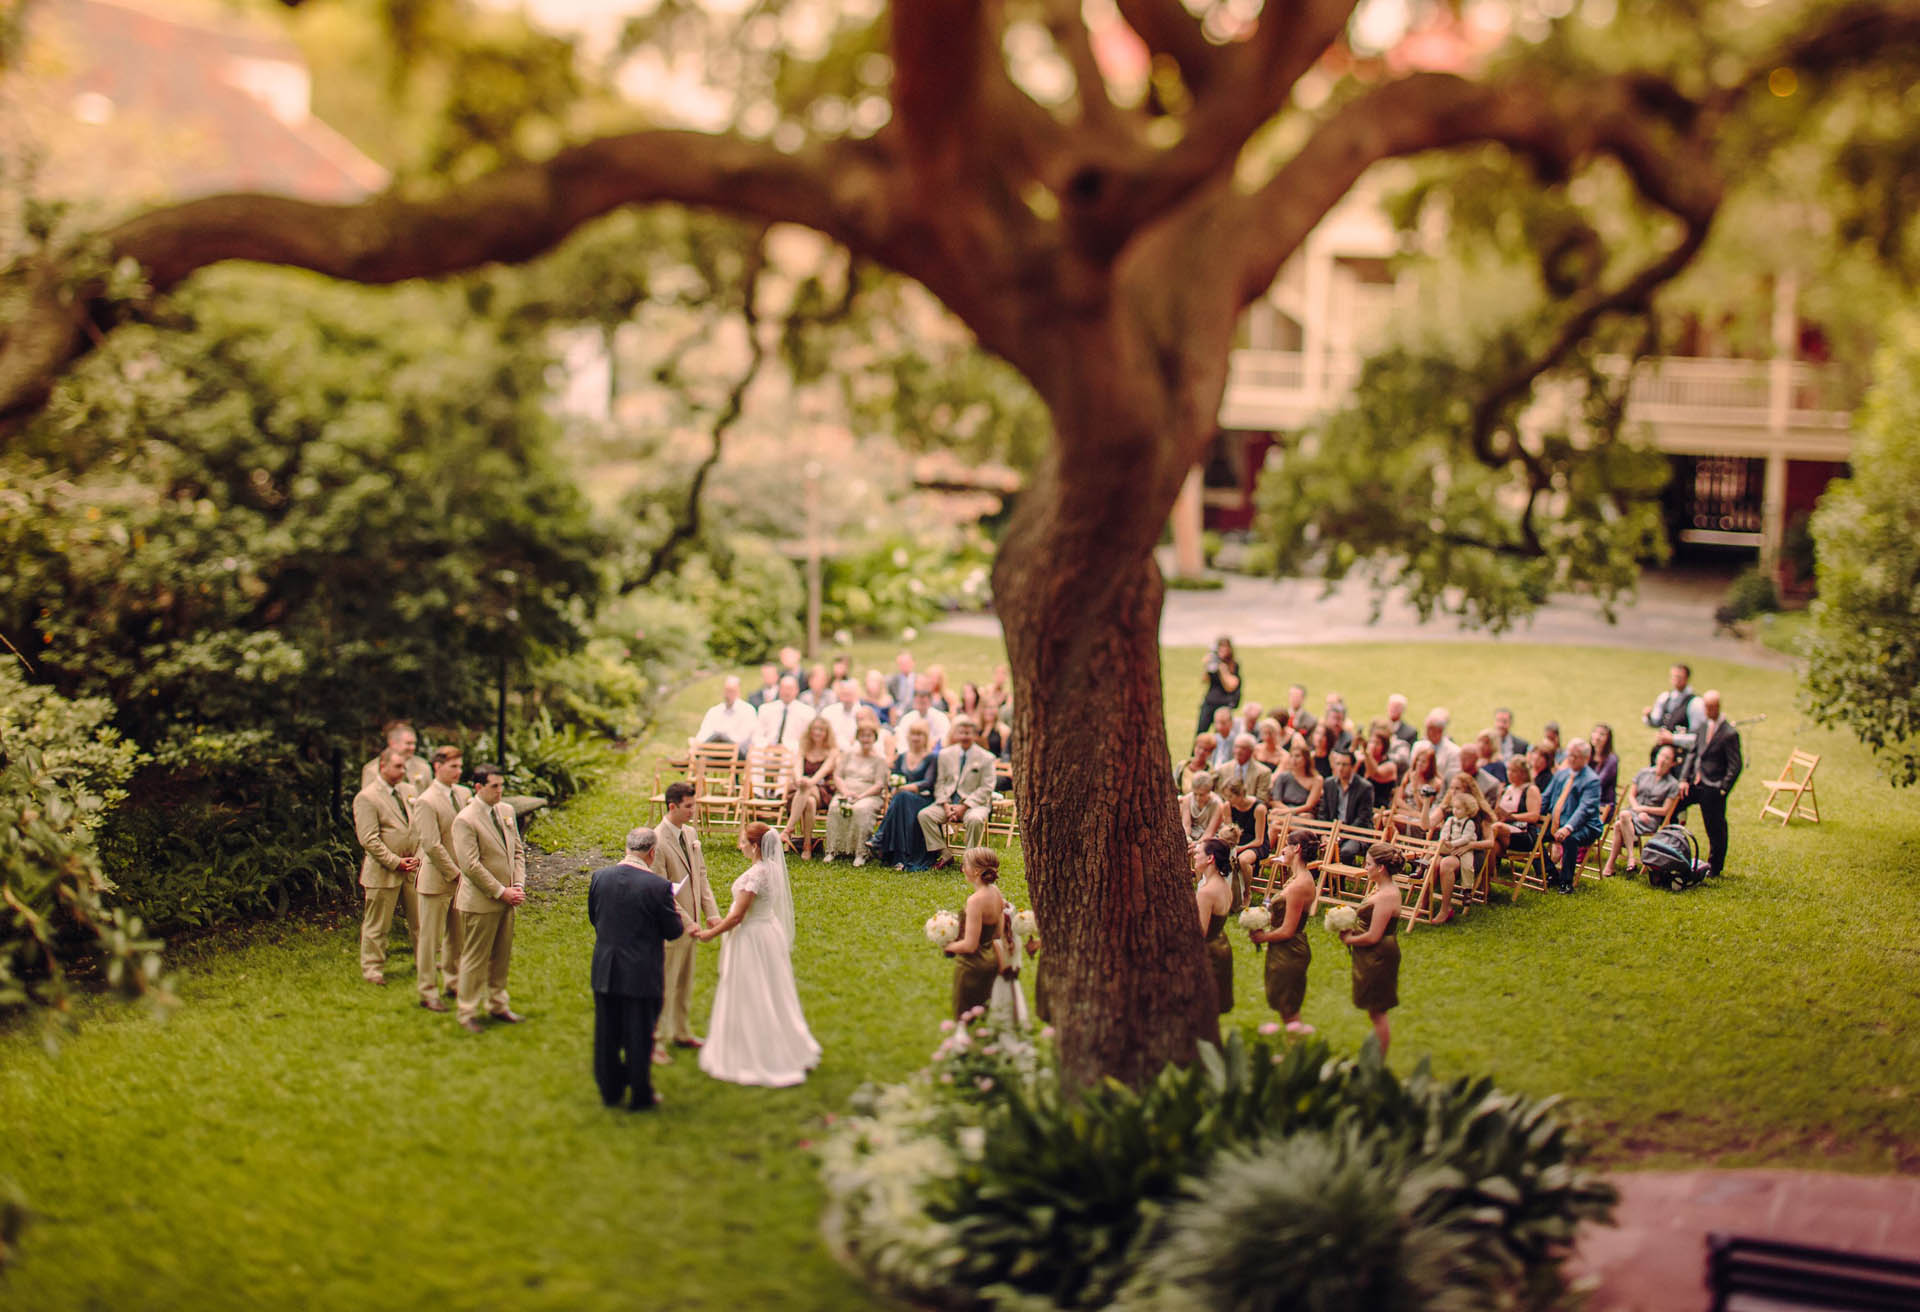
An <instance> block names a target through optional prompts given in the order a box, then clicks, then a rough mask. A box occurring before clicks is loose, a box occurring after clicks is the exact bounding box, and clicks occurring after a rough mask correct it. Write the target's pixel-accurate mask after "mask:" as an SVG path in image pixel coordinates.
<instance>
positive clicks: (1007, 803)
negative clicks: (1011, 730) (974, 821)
mask: <svg viewBox="0 0 1920 1312" xmlns="http://www.w3.org/2000/svg"><path fill="white" fill-rule="evenodd" d="M1000 764H1001V765H1002V766H1007V762H1005V761H1002V762H1001V763H1000ZM1001 773H1002V774H1006V775H1008V776H1009V777H1011V773H1012V771H1011V768H1010V767H1009V768H1008V769H1005V770H1002V771H1001ZM986 837H987V840H988V841H989V842H991V841H992V840H994V839H996V838H997V839H999V840H1000V848H1001V850H1002V851H1005V850H1006V849H1007V848H1009V847H1012V846H1013V844H1014V840H1016V839H1018V838H1019V837H1020V816H1019V814H1018V808H1017V807H1015V805H1014V802H1013V794H1012V793H1000V792H996V793H995V794H994V795H993V803H992V806H991V807H990V808H989V810H988V812H987V833H986Z"/></svg>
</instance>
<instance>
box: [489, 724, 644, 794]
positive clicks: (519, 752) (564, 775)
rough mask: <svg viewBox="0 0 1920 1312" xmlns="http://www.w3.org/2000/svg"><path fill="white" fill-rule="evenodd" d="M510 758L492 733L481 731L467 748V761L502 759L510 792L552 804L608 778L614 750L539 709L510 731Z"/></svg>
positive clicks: (499, 763)
mask: <svg viewBox="0 0 1920 1312" xmlns="http://www.w3.org/2000/svg"><path fill="white" fill-rule="evenodd" d="M507 748H508V750H507V759H506V760H504V761H502V760H500V759H499V757H498V755H497V754H496V753H495V751H494V747H493V739H492V736H491V735H488V734H482V735H480V736H479V737H478V738H476V739H475V740H474V742H473V744H472V745H471V746H469V747H467V748H465V749H463V750H464V754H465V756H466V760H467V763H468V765H469V766H473V765H478V764H480V763H481V762H483V761H484V762H493V763H495V764H498V765H499V766H500V767H501V769H503V770H505V771H506V774H507V791H508V792H513V793H530V794H532V795H533V796H535V797H543V798H545V799H546V800H547V804H548V805H550V806H559V805H560V804H561V803H562V802H565V801H566V800H567V799H568V798H570V797H573V796H574V795H575V794H577V793H580V792H583V791H585V790H586V789H588V788H590V787H592V786H593V785H594V784H595V783H597V782H599V781H600V780H601V779H603V778H605V777H606V775H607V773H608V772H609V770H611V768H612V749H611V748H610V747H609V746H608V745H607V744H606V743H605V742H604V741H602V740H600V739H598V738H594V737H589V736H588V735H586V734H583V733H581V732H580V730H579V728H578V727H577V726H575V725H571V724H555V723H554V720H553V717H552V716H551V715H549V714H547V712H545V711H541V712H540V713H539V714H538V715H536V716H535V717H534V718H533V721H532V722H531V723H529V724H527V725H525V726H524V727H522V728H521V729H520V731H519V733H518V734H517V735H515V734H512V733H509V734H508V739H507Z"/></svg>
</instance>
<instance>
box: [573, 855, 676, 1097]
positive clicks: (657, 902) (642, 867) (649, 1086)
mask: <svg viewBox="0 0 1920 1312" xmlns="http://www.w3.org/2000/svg"><path fill="white" fill-rule="evenodd" d="M657 841H658V840H657V839H656V838H655V837H654V832H653V830H651V829H645V828H641V829H635V830H633V831H631V832H630V833H628V834H627V852H626V856H625V857H623V858H622V859H621V861H620V863H619V864H618V865H612V866H608V867H606V868H605V869H604V870H596V871H594V872H593V876H592V878H591V880H590V881H589V882H588V884H587V922H588V923H589V924H591V925H592V926H593V930H594V934H593V1078H594V1080H595V1082H596V1083H598V1084H599V1086H600V1100H601V1101H602V1102H604V1103H606V1105H607V1106H609V1107H617V1106H619V1104H620V1098H621V1095H622V1094H625V1093H626V1092H627V1091H628V1090H629V1089H631V1090H632V1093H633V1101H632V1102H631V1103H630V1104H629V1109H630V1110H632V1111H636V1112H650V1111H652V1110H653V1108H654V1104H656V1103H658V1102H659V1101H660V1097H659V1095H658V1094H656V1093H654V1091H653V1027H654V1026H655V1025H656V1024H658V1023H659V1020H660V1002H661V998H662V996H663V995H664V993H665V992H666V971H665V961H666V958H665V949H666V945H667V944H668V943H669V942H671V941H672V940H674V939H676V938H679V937H680V936H681V935H682V934H684V933H686V932H687V930H689V929H692V928H693V927H694V926H693V925H692V923H691V922H689V921H688V920H687V918H686V915H685V913H684V912H682V911H681V910H680V908H679V906H678V905H676V904H675V902H674V900H673V885H671V884H669V883H668V882H667V881H666V880H664V879H662V878H661V877H660V876H659V875H656V874H654V873H653V871H652V870H651V869H649V867H650V866H651V865H652V864H653V850H654V847H655V845H656V843H657Z"/></svg>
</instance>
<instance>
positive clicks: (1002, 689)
mask: <svg viewBox="0 0 1920 1312" xmlns="http://www.w3.org/2000/svg"><path fill="white" fill-rule="evenodd" d="M982 691H983V693H984V694H985V695H987V696H989V697H992V698H993V700H994V702H995V703H996V704H997V705H998V706H999V707H1000V723H1002V724H1012V723H1013V675H1012V674H1011V673H1009V672H1008V670H1007V667H1006V666H1004V665H996V666H994V667H993V682H992V683H991V684H989V685H988V686H987V687H986V688H984V689H983V690H982Z"/></svg>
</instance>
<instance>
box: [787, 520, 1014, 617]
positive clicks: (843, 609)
mask: <svg viewBox="0 0 1920 1312" xmlns="http://www.w3.org/2000/svg"><path fill="white" fill-rule="evenodd" d="M992 570H993V555H992V547H991V544H989V543H988V542H987V540H986V539H985V537H983V536H981V535H980V534H979V533H977V532H976V533H971V534H968V535H967V536H965V537H963V538H961V539H960V540H959V541H958V542H957V543H943V542H939V541H928V540H926V539H923V538H905V537H902V538H896V539H892V540H890V541H885V542H881V543H879V544H877V545H875V546H873V547H870V548H868V549H867V550H865V551H862V552H860V553H858V554H857V555H852V556H847V557H843V558H841V559H839V560H835V561H831V562H829V563H828V565H827V567H826V572H825V575H824V577H823V579H822V583H821V591H822V600H821V605H820V627H821V629H822V630H823V631H825V632H833V631H836V630H839V629H848V630H852V631H858V632H872V633H889V634H891V633H898V632H899V631H900V630H902V629H908V628H918V627H920V626H922V625H925V624H930V623H932V622H933V621H934V620H936V619H938V618H940V616H942V615H944V614H946V613H947V612H948V611H954V610H981V609H984V608H985V607H986V606H987V605H988V604H990V603H991V602H992V600H993V582H992Z"/></svg>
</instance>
